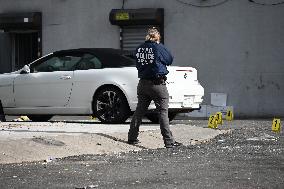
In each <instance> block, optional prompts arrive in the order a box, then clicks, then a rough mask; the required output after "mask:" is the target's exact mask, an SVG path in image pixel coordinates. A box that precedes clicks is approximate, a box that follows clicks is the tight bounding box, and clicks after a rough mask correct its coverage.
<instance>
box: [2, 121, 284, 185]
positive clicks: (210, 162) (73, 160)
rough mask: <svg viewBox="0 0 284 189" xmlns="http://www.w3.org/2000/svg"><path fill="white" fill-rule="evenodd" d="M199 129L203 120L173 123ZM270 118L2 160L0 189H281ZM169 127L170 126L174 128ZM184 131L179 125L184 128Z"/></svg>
mask: <svg viewBox="0 0 284 189" xmlns="http://www.w3.org/2000/svg"><path fill="white" fill-rule="evenodd" d="M180 124H185V125H186V124H188V125H189V126H192V125H194V126H195V127H200V128H203V129H204V127H206V126H207V120H192V121H190V122H188V120H179V121H176V122H175V123H174V124H173V125H174V127H175V125H177V127H179V125H180ZM271 125H272V120H233V121H231V122H225V123H224V124H223V125H221V126H219V127H218V129H217V130H225V131H230V132H224V133H223V134H220V135H218V136H216V137H215V138H213V139H210V140H206V141H204V142H199V143H192V144H191V143H190V144H187V145H185V146H182V147H179V148H175V149H165V148H157V149H149V148H146V149H140V150H132V151H129V152H119V153H116V154H96V155H92V154H89V155H76V156H69V157H64V158H57V159H50V161H35V162H27V163H14V164H1V165H0V175H1V177H0V188H218V189H219V188H281V189H282V188H284V179H283V178H284V153H283V152H284V145H283V144H284V136H283V128H282V130H281V132H280V133H275V132H272V131H271ZM174 127H173V128H174ZM183 131H184V130H183Z"/></svg>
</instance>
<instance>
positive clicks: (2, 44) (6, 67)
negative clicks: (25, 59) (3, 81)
mask: <svg viewBox="0 0 284 189" xmlns="http://www.w3.org/2000/svg"><path fill="white" fill-rule="evenodd" d="M11 53H12V48H11V38H10V35H9V34H8V33H4V32H0V73H8V72H10V71H11V70H12V65H11V64H10V62H11V57H12V54H11Z"/></svg>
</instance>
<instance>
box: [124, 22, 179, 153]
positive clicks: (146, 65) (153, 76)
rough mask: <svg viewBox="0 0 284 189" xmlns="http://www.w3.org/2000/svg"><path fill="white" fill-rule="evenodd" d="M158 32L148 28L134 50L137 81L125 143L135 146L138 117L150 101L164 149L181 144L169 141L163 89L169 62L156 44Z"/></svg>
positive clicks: (140, 119) (168, 54)
mask: <svg viewBox="0 0 284 189" xmlns="http://www.w3.org/2000/svg"><path fill="white" fill-rule="evenodd" d="M160 38H161V36H160V33H159V31H158V30H157V29H156V28H150V29H149V30H148V33H147V35H146V40H145V42H144V43H143V44H141V45H140V46H139V47H137V48H136V51H135V58H136V68H137V70H138V77H139V78H140V80H139V83H138V86H137V97H138V104H137V108H136V111H135V113H134V115H133V117H132V120H131V123H130V129H129V132H128V143H129V144H137V143H138V139H137V138H138V135H139V127H140V125H141V122H142V117H143V116H144V114H145V113H146V111H147V109H148V107H149V105H150V103H151V101H152V100H153V101H154V103H155V105H156V109H157V111H158V116H159V120H160V129H161V134H162V136H163V140H164V144H165V147H166V148H173V147H176V146H180V145H182V144H181V143H179V142H176V141H175V140H174V138H173V135H172V132H171V131H170V127H169V118H168V103H169V93H168V90H167V86H166V79H167V77H166V75H167V74H168V73H169V72H168V70H167V66H169V65H171V64H172V62H173V57H172V55H171V53H170V52H169V51H168V50H167V49H166V47H165V46H164V45H162V44H161V43H160Z"/></svg>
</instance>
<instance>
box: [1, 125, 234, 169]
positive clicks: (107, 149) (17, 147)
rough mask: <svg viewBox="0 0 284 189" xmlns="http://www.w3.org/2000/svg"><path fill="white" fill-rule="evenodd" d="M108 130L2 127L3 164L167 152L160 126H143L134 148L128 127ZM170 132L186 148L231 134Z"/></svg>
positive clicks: (187, 128)
mask: <svg viewBox="0 0 284 189" xmlns="http://www.w3.org/2000/svg"><path fill="white" fill-rule="evenodd" d="M96 127H99V128H101V130H96V129H97V128H96ZM109 127H110V126H109V125H107V126H106V125H102V124H97V125H92V126H90V125H88V124H87V125H86V124H84V125H82V124H71V125H70V123H58V124H52V123H13V122H5V123H4V122H3V123H0V149H1V151H0V164H7V163H23V162H31V161H43V160H46V161H48V160H50V159H55V158H63V157H67V156H74V155H83V154H117V153H120V152H129V151H139V150H143V149H158V148H164V144H163V140H162V136H161V134H160V130H159V126H158V125H143V126H142V127H141V132H140V134H139V140H140V141H141V143H139V144H138V145H135V146H134V145H129V144H127V131H128V128H129V127H128V125H112V126H111V127H112V131H109V130H107V128H109ZM116 127H117V129H116ZM72 129H73V130H72ZM171 129H172V132H173V134H174V136H175V139H176V140H177V141H178V142H182V143H183V144H184V145H186V146H188V145H194V144H199V143H202V142H208V141H209V140H211V139H212V138H214V137H216V136H217V135H220V134H226V133H228V132H230V131H228V130H214V129H209V128H203V127H199V126H198V127H197V126H191V125H187V124H177V125H174V126H171ZM118 130H121V132H117V131H118ZM75 131H76V132H75Z"/></svg>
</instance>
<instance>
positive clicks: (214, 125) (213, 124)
mask: <svg viewBox="0 0 284 189" xmlns="http://www.w3.org/2000/svg"><path fill="white" fill-rule="evenodd" d="M216 118H217V116H216V115H210V117H209V119H208V128H212V129H217V128H218V124H217V120H216Z"/></svg>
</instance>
